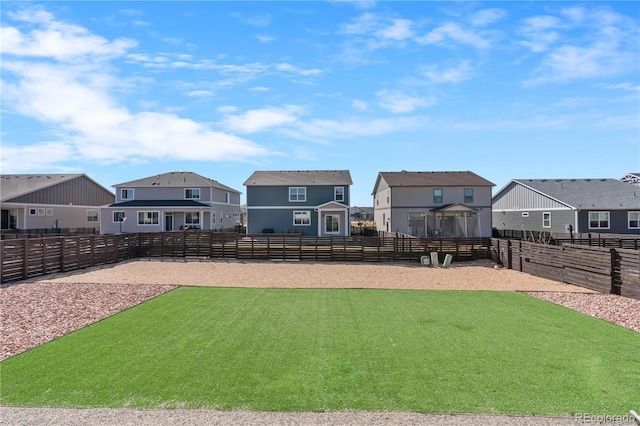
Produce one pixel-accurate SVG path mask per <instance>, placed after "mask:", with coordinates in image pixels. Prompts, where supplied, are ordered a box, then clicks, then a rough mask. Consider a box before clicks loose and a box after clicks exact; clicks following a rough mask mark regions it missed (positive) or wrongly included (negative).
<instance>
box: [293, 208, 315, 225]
mask: <svg viewBox="0 0 640 426" xmlns="http://www.w3.org/2000/svg"><path fill="white" fill-rule="evenodd" d="M296 213H305V214H306V216H307V217H306V219H308V221H309V222H308V223H304V222H303V223H296ZM293 226H311V210H294V211H293Z"/></svg>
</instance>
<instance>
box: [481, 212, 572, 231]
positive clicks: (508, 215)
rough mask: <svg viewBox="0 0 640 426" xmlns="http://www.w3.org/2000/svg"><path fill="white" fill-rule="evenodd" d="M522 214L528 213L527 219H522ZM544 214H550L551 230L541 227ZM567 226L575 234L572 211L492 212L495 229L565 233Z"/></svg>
mask: <svg viewBox="0 0 640 426" xmlns="http://www.w3.org/2000/svg"><path fill="white" fill-rule="evenodd" d="M523 212H525V213H528V217H523V216H522V213H523ZM544 212H549V213H551V228H544V227H543V226H542V214H543V213H544ZM569 224H571V226H572V227H573V229H574V231H575V232H577V231H576V229H577V227H576V223H575V212H574V211H573V210H566V209H563V210H552V209H549V210H518V211H507V210H505V211H504V212H503V211H495V210H494V211H493V227H494V228H496V229H509V230H518V231H520V230H527V231H539V232H555V233H566V232H567V230H566V226H567V225H569Z"/></svg>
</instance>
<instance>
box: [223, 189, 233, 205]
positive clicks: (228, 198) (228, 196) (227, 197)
mask: <svg viewBox="0 0 640 426" xmlns="http://www.w3.org/2000/svg"><path fill="white" fill-rule="evenodd" d="M224 202H225V203H227V204H229V203H230V202H231V194H229V193H228V192H225V193H224Z"/></svg>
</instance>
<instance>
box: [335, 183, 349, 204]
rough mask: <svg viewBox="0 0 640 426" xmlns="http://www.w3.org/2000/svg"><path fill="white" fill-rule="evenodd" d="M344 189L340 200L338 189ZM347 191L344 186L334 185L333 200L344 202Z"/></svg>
mask: <svg viewBox="0 0 640 426" xmlns="http://www.w3.org/2000/svg"><path fill="white" fill-rule="evenodd" d="M339 189H342V200H338V190H339ZM346 195H347V192H346V191H345V189H344V186H334V187H333V201H335V202H337V203H344V199H345V198H346Z"/></svg>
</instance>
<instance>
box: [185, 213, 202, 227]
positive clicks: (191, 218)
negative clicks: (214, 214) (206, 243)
mask: <svg viewBox="0 0 640 426" xmlns="http://www.w3.org/2000/svg"><path fill="white" fill-rule="evenodd" d="M184 222H185V223H187V224H189V225H200V212H191V213H187V214H185V216H184Z"/></svg>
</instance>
